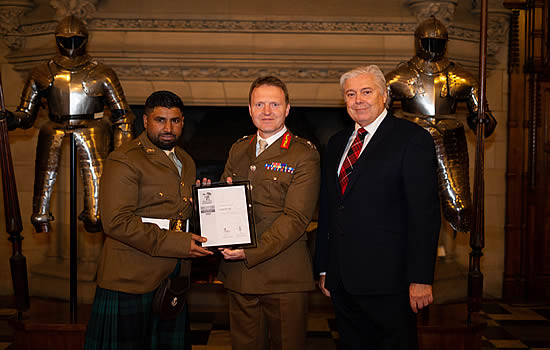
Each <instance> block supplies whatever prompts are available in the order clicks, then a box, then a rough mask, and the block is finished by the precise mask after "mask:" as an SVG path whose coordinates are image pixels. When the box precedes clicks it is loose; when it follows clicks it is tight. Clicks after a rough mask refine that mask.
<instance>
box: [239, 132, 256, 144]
mask: <svg viewBox="0 0 550 350" xmlns="http://www.w3.org/2000/svg"><path fill="white" fill-rule="evenodd" d="M254 136H256V134H252V135H244V136H243V137H241V138H240V139H238V140H237V141H235V143H240V142H243V141H244V140H248V139H249V138H251V137H254Z"/></svg>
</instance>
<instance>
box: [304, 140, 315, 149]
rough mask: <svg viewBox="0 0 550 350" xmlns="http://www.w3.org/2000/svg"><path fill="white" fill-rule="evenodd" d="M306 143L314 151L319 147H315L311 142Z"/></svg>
mask: <svg viewBox="0 0 550 350" xmlns="http://www.w3.org/2000/svg"><path fill="white" fill-rule="evenodd" d="M306 143H307V144H308V146H309V147H311V148H313V149H317V147H315V145H314V144H313V143H312V142H311V141H309V140H308V141H306Z"/></svg>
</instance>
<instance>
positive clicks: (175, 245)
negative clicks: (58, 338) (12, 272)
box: [85, 91, 211, 349]
mask: <svg viewBox="0 0 550 350" xmlns="http://www.w3.org/2000/svg"><path fill="white" fill-rule="evenodd" d="M182 112H183V103H182V101H181V99H180V98H179V97H178V96H176V95H174V94H173V93H171V92H168V91H158V92H155V93H153V94H152V95H151V96H149V98H148V99H147V101H146V102H145V115H144V116H143V122H144V126H145V131H144V132H143V133H142V134H141V135H140V136H138V137H137V138H136V139H134V140H132V141H129V142H127V143H126V144H124V145H122V146H121V147H120V148H119V149H117V150H116V151H114V152H112V153H111V155H110V156H109V158H108V159H107V162H106V164H105V168H104V171H103V176H102V177H101V185H100V210H101V215H102V216H101V217H102V221H103V228H104V231H105V244H104V246H103V251H102V254H101V260H100V262H99V268H98V276H97V284H98V287H97V291H96V296H95V300H94V305H93V310H92V315H91V318H90V322H89V323H88V330H87V334H86V346H85V349H111V348H118V349H186V347H185V345H188V344H190V339H185V337H184V335H185V332H186V323H187V322H188V321H187V319H186V312H182V313H181V314H180V315H179V316H178V317H177V318H176V319H174V320H168V321H164V320H163V321H160V320H159V319H158V316H156V315H152V314H151V303H152V299H153V295H154V292H155V290H156V288H157V287H158V286H159V284H160V283H161V281H162V280H164V279H165V278H166V277H168V276H169V275H170V274H177V273H179V274H180V275H183V274H189V272H190V265H191V262H190V261H189V260H182V258H189V257H200V256H205V255H207V254H211V252H210V251H208V250H205V249H203V248H201V247H200V246H199V245H198V244H197V243H196V242H205V241H206V239H205V238H202V237H200V236H197V235H195V234H192V233H190V232H181V231H178V230H174V229H172V226H170V221H172V222H174V221H182V220H186V219H187V218H188V217H190V216H191V214H192V210H193V209H192V206H191V203H190V201H189V198H190V197H191V185H192V184H193V183H194V182H195V176H196V174H195V163H194V161H193V159H191V157H190V156H189V155H188V154H187V153H186V152H185V151H184V150H183V149H181V148H180V147H178V146H176V142H177V140H178V138H179V137H180V136H181V132H182V127H183V114H182ZM189 348H190V346H189Z"/></svg>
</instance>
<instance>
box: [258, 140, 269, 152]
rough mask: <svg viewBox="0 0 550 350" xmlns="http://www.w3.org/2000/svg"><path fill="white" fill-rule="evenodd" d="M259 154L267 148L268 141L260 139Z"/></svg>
mask: <svg viewBox="0 0 550 350" xmlns="http://www.w3.org/2000/svg"><path fill="white" fill-rule="evenodd" d="M258 145H259V147H258V155H260V154H261V153H262V152H263V151H265V149H266V148H267V141H266V140H258Z"/></svg>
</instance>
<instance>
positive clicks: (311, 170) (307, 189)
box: [219, 132, 320, 294]
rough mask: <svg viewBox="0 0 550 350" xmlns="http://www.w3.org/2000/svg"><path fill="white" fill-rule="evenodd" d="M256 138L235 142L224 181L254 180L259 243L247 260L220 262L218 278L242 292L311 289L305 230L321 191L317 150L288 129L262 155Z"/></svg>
mask: <svg viewBox="0 0 550 350" xmlns="http://www.w3.org/2000/svg"><path fill="white" fill-rule="evenodd" d="M256 142H257V140H256V135H251V136H247V137H244V138H242V139H240V140H239V141H237V142H236V143H234V144H233V146H232V147H231V150H230V151H229V158H228V160H227V163H226V165H225V170H224V172H223V175H222V180H223V181H225V179H226V178H227V177H228V176H231V177H232V178H233V180H234V181H238V180H249V181H250V183H251V185H252V201H253V205H254V216H255V222H256V231H257V235H258V246H257V248H250V249H245V255H246V260H241V261H222V263H221V265H220V272H219V278H220V280H221V281H223V283H224V285H225V287H226V288H228V289H231V290H234V291H236V292H239V293H243V294H268V293H281V292H299V291H307V290H312V289H313V288H314V286H315V285H314V281H313V272H312V264H311V254H310V252H309V249H308V246H307V236H306V234H305V229H306V227H307V225H308V224H309V222H310V221H311V218H312V215H313V211H314V210H315V208H316V205H317V199H318V195H319V186H320V169H319V153H318V152H317V150H316V149H315V147H314V146H313V145H312V144H311V143H310V142H309V141H307V140H304V139H302V138H299V137H297V136H294V135H293V134H292V133H290V132H287V133H285V134H284V135H283V136H282V137H281V138H279V140H277V141H275V142H274V143H273V144H271V145H270V146H269V147H268V148H267V149H266V150H265V151H264V152H263V153H262V154H260V155H259V156H258V157H256Z"/></svg>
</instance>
